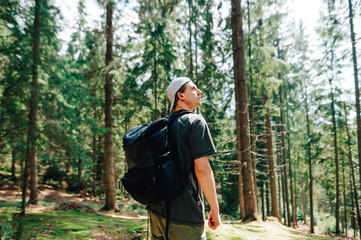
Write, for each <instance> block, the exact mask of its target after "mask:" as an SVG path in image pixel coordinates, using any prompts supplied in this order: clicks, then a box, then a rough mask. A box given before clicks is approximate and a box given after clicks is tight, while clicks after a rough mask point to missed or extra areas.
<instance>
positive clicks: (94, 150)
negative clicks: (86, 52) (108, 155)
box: [92, 73, 97, 198]
mask: <svg viewBox="0 0 361 240" xmlns="http://www.w3.org/2000/svg"><path fill="white" fill-rule="evenodd" d="M95 76H96V74H95V73H94V77H95ZM95 78H96V77H95ZM95 78H94V80H95ZM93 97H94V99H96V97H97V91H96V85H95V84H94V88H93ZM93 118H94V119H96V118H97V103H96V102H95V101H94V102H93ZM92 160H93V186H92V192H93V198H96V190H95V187H96V173H97V135H96V133H95V131H94V132H93V139H92Z"/></svg>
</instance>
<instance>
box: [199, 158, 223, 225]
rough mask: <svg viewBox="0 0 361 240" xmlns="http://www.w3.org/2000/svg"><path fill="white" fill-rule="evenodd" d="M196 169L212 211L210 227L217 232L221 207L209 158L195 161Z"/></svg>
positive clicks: (209, 220) (209, 221)
mask: <svg viewBox="0 0 361 240" xmlns="http://www.w3.org/2000/svg"><path fill="white" fill-rule="evenodd" d="M194 169H195V172H196V176H197V179H198V182H199V185H200V186H201V188H202V190H203V192H204V195H205V196H206V198H207V200H208V202H209V204H210V206H211V211H210V213H209V219H208V226H209V227H210V228H212V229H213V230H215V229H216V228H217V227H218V226H219V225H220V224H221V219H220V217H219V206H218V200H217V192H216V184H215V181H214V176H213V171H212V168H211V166H210V164H209V162H208V156H204V157H201V158H197V159H195V160H194Z"/></svg>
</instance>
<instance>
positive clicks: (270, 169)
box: [263, 94, 281, 221]
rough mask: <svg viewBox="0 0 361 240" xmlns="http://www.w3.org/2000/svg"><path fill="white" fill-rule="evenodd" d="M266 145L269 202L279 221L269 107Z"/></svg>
mask: <svg viewBox="0 0 361 240" xmlns="http://www.w3.org/2000/svg"><path fill="white" fill-rule="evenodd" d="M263 97H264V103H265V104H266V102H267V101H268V96H267V95H266V94H264V95H263ZM265 120H266V126H265V132H266V145H267V163H268V176H269V181H270V190H271V204H272V216H274V217H276V218H278V220H279V221H281V219H280V216H279V212H278V205H277V189H276V177H275V170H274V160H273V146H272V127H271V114H270V110H269V108H267V110H266V116H265Z"/></svg>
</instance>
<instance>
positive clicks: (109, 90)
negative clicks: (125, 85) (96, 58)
mask: <svg viewBox="0 0 361 240" xmlns="http://www.w3.org/2000/svg"><path fill="white" fill-rule="evenodd" d="M113 4H114V3H113V2H112V1H108V3H107V22H106V40H107V48H106V57H105V62H106V65H107V66H108V67H110V65H111V64H112V61H113V49H112V48H113V25H112V15H113ZM112 106H113V84H112V76H111V75H110V73H109V69H108V71H107V73H106V74H105V111H104V113H105V115H104V116H105V127H106V128H107V129H108V132H107V133H106V134H105V137H104V187H105V205H104V207H103V210H106V211H109V210H114V211H116V212H119V208H118V206H117V199H116V189H115V178H114V160H113V126H112Z"/></svg>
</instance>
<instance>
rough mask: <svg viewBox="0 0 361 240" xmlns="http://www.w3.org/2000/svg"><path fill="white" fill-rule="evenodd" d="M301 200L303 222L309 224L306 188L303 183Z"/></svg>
mask: <svg viewBox="0 0 361 240" xmlns="http://www.w3.org/2000/svg"><path fill="white" fill-rule="evenodd" d="M301 200H302V213H303V223H304V224H307V215H306V199H305V190H304V187H303V184H302V186H301Z"/></svg>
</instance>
